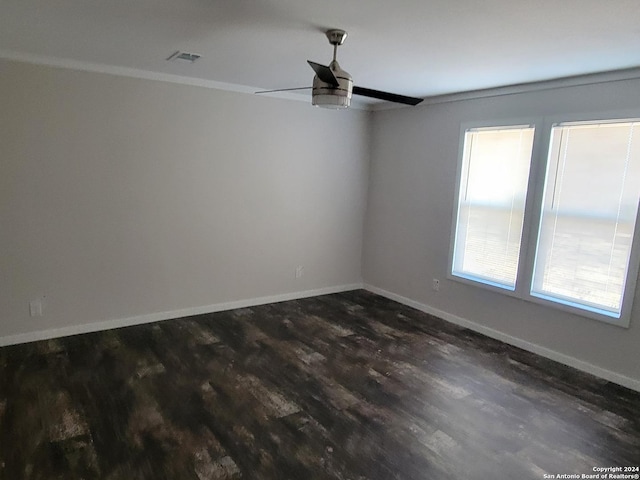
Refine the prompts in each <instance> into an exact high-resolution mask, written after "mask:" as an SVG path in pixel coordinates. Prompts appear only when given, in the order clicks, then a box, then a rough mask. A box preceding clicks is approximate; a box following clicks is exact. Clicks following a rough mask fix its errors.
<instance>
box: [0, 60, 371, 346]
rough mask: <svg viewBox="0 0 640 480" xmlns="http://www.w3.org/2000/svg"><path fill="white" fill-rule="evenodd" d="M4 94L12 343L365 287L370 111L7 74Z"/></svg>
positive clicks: (107, 79) (3, 315) (76, 77)
mask: <svg viewBox="0 0 640 480" xmlns="http://www.w3.org/2000/svg"><path fill="white" fill-rule="evenodd" d="M0 91H1V92H2V100H0V337H4V338H5V339H6V338H7V336H9V337H11V338H18V339H22V338H30V337H29V336H26V337H25V336H20V335H18V336H17V337H16V335H17V334H23V333H26V332H34V331H41V330H48V329H53V328H60V327H69V326H74V325H75V326H77V325H86V324H91V323H92V322H104V321H109V320H113V319H123V318H129V317H136V316H139V315H148V314H152V313H156V312H167V311H175V310H181V309H191V308H197V307H203V306H208V305H214V304H219V303H223V302H232V301H238V300H246V299H253V298H256V297H263V296H277V295H283V294H292V293H293V294H295V293H296V292H301V291H308V290H314V289H322V288H327V287H328V288H339V287H340V286H341V285H346V284H352V283H358V282H360V281H361V253H362V252H361V245H362V228H363V219H364V210H365V202H366V189H367V181H368V157H369V151H368V145H369V127H370V121H369V120H370V118H369V114H368V113H365V112H358V111H353V110H352V111H342V112H336V111H327V110H321V109H316V108H313V107H311V106H310V105H309V104H305V103H302V102H296V101H287V100H278V99H274V98H265V97H258V96H251V95H246V94H239V93H230V92H223V91H218V90H212V89H205V88H198V87H191V86H182V85H175V84H169V83H163V82H157V81H150V80H140V79H133V78H124V77H117V76H112V75H107V74H100V73H87V72H80V71H73V70H66V69H58V68H50V67H43V66H35V65H28V64H22V63H17V62H7V61H0ZM297 265H303V266H304V276H303V277H302V278H300V279H296V278H295V275H294V272H295V268H296V266H297ZM41 296H45V297H46V298H45V303H44V315H43V316H42V317H37V318H31V317H30V316H29V306H28V305H29V301H30V300H31V299H34V298H38V297H41ZM65 331H67V330H65ZM5 343H7V342H5Z"/></svg>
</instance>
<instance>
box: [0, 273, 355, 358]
mask: <svg viewBox="0 0 640 480" xmlns="http://www.w3.org/2000/svg"><path fill="white" fill-rule="evenodd" d="M361 288H363V285H362V284H361V283H352V284H348V285H337V286H333V287H325V288H318V289H314V290H304V291H300V292H292V293H283V294H280V295H270V296H266V297H256V298H249V299H246V300H237V301H233V302H223V303H216V304H213V305H205V306H201V307H193V308H183V309H180V310H172V311H168V312H157V313H150V314H146V315H137V316H134V317H128V318H119V319H113V320H105V321H100V322H92V323H85V324H82V325H70V326H68V327H61V328H52V329H48V330H39V331H35V332H27V333H19V334H17V335H8V336H5V337H0V347H4V346H7V345H16V344H19V343H29V342H35V341H38V340H49V339H51V338H59V337H68V336H70V335H78V334H81V333H90V332H99V331H102V330H111V329H113V328H121V327H130V326H133V325H141V324H143V323H153V322H159V321H162V320H170V319H173V318H181V317H189V316H191V315H200V314H203V313H213V312H222V311H224V310H233V309H236V308H246V307H255V306H256V305H265V304H267V303H278V302H286V301H288V300H297V299H300V298H308V297H317V296H319V295H328V294H330V293H340V292H348V291H350V290H358V289H361Z"/></svg>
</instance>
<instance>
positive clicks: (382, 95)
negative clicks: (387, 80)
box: [352, 85, 423, 106]
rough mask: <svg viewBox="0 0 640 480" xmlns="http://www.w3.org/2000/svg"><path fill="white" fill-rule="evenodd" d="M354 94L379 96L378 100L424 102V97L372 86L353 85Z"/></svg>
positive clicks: (409, 103) (410, 102) (406, 102)
mask: <svg viewBox="0 0 640 480" xmlns="http://www.w3.org/2000/svg"><path fill="white" fill-rule="evenodd" d="M352 92H353V94H354V95H362V96H363V97H371V98H377V99H378V100H386V101H387V102H395V103H403V104H405V105H413V106H415V105H418V104H419V103H420V102H422V100H423V99H422V98H415V97H407V96H405V95H398V94H396V93H388V92H381V91H380V90H372V89H371V88H363V87H356V86H355V85H354V86H353V91H352Z"/></svg>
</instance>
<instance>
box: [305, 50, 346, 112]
mask: <svg viewBox="0 0 640 480" xmlns="http://www.w3.org/2000/svg"><path fill="white" fill-rule="evenodd" d="M329 68H330V69H331V71H333V74H334V75H335V77H336V79H337V80H338V86H337V87H334V86H333V85H331V84H328V83H325V82H323V81H322V80H320V79H319V78H318V76H317V75H316V76H315V77H314V78H313V90H312V95H311V103H312V104H313V105H315V106H317V107H323V108H333V109H336V110H337V109H341V108H348V107H349V105H351V92H352V90H353V79H352V78H351V75H349V73H347V72H345V71H344V70H342V69H341V68H340V65H339V64H338V62H337V61H335V60H334V61H333V62H331V63H330V64H329Z"/></svg>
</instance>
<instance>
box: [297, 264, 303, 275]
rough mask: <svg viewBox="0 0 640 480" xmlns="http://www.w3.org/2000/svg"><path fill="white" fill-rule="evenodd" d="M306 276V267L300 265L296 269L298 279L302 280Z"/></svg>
mask: <svg viewBox="0 0 640 480" xmlns="http://www.w3.org/2000/svg"><path fill="white" fill-rule="evenodd" d="M303 275H304V266H302V265H298V266H297V267H296V278H300V277H302V276H303Z"/></svg>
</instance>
